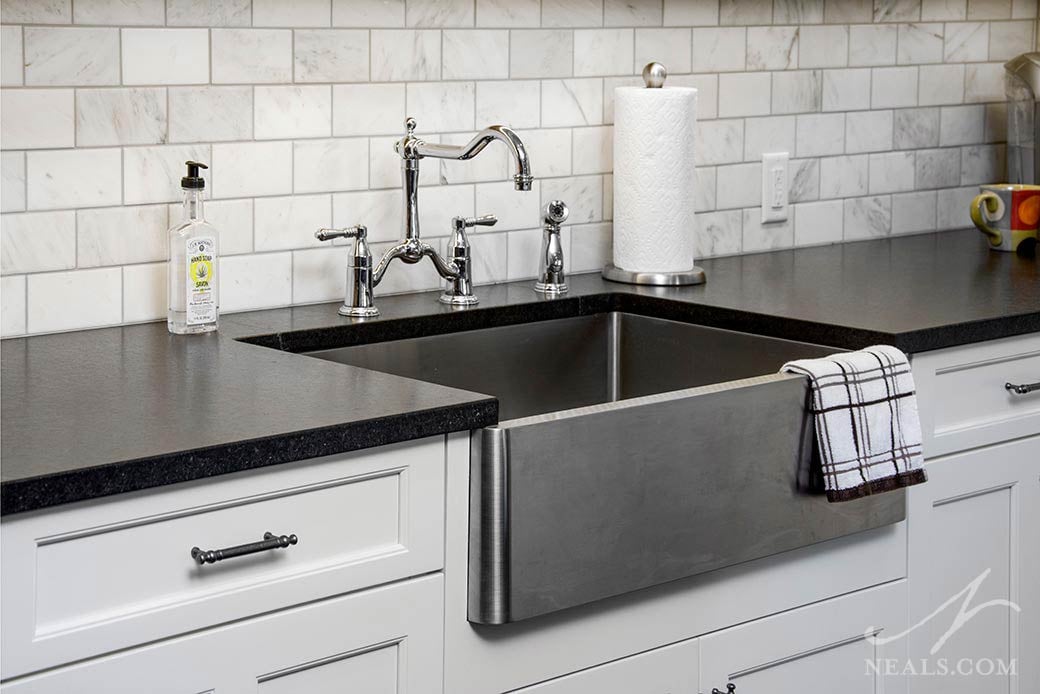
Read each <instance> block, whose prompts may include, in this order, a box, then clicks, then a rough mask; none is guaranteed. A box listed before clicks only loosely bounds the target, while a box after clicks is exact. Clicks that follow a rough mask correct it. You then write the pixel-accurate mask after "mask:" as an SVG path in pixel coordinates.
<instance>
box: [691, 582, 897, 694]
mask: <svg viewBox="0 0 1040 694" xmlns="http://www.w3.org/2000/svg"><path fill="white" fill-rule="evenodd" d="M806 580H811V577H806ZM777 589H778V590H783V589H784V587H783V586H777ZM905 606H906V583H905V581H896V582H894V583H889V584H886V585H883V586H879V587H876V588H871V589H868V590H862V591H859V592H857V593H852V594H850V595H846V596H843V597H840V598H835V599H833V600H826V601H824V602H820V603H816V604H814V605H809V606H808V607H802V608H799V609H796V610H791V611H789V612H784V613H781V614H778V615H774V616H772V617H767V618H765V619H760V620H757V621H754V622H748V623H747V624H742V625H740V626H736V627H732V628H730V629H724V630H723V631H720V632H716V633H714V634H709V635H707V636H703V637H701V638H700V639H698V640H699V641H700V652H701V668H700V690H699V691H701V692H704V693H705V694H707V693H708V692H711V691H712V690H713V689H718V690H719V691H722V692H725V691H726V688H727V686H728V685H730V684H732V685H734V686H735V688H736V689H735V691H736V692H737V694H816V693H820V694H823V693H825V692H841V693H842V694H877V693H878V692H884V693H885V694H899V693H901V692H905V691H906V679H905V677H904V676H902V675H901V674H897V675H886V674H885V673H886V667H887V666H886V663H887V662H889V659H895V660H896V661H898V662H899V663H900V664H902V663H903V662H904V661H905V654H906V640H905V639H900V638H895V640H893V641H890V642H887V643H880V640H881V639H887V638H892V637H898V635H899V634H900V633H901V632H903V631H904V628H905V627H904V625H905V622H906V609H905ZM875 639H878V640H879V642H875Z"/></svg>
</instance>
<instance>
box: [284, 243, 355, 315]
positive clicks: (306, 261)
mask: <svg viewBox="0 0 1040 694" xmlns="http://www.w3.org/2000/svg"><path fill="white" fill-rule="evenodd" d="M349 253H350V251H349V250H348V249H347V248H344V247H342V246H329V247H327V248H309V249H307V250H300V251H294V252H293V265H292V297H293V303H294V304H311V303H317V302H321V301H336V300H340V301H342V300H343V297H344V296H345V295H346V291H347V271H346V265H347V256H348V255H349Z"/></svg>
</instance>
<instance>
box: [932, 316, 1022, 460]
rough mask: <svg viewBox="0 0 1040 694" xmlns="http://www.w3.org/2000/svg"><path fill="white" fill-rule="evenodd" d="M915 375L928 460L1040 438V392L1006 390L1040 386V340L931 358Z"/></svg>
mask: <svg viewBox="0 0 1040 694" xmlns="http://www.w3.org/2000/svg"><path fill="white" fill-rule="evenodd" d="M913 369H914V380H915V381H916V382H917V391H918V399H919V402H920V409H921V427H922V430H923V431H922V433H923V435H924V452H925V456H926V457H929V458H934V457H936V456H940V455H945V454H947V453H953V452H955V451H961V450H966V449H968V448H975V447H977V446H984V445H988V444H991V443H997V442H1000V441H1007V440H1010V439H1013V438H1018V437H1021V436H1028V435H1031V434H1036V433H1040V391H1035V392H1033V393H1029V394H1025V395H1016V394H1014V393H1011V392H1009V391H1008V390H1007V389H1005V387H1004V384H1005V383H1016V384H1023V383H1036V382H1040V334H1037V333H1033V334H1030V335H1022V336H1018V337H1011V338H1007V339H1004V340H993V341H991V342H983V343H979V344H975V345H967V346H964V347H953V348H951V349H943V350H937V351H935V352H925V353H923V354H919V355H915V356H914V359H913Z"/></svg>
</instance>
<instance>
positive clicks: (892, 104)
mask: <svg viewBox="0 0 1040 694" xmlns="http://www.w3.org/2000/svg"><path fill="white" fill-rule="evenodd" d="M870 105H871V106H872V107H873V108H875V109H877V108H901V107H905V106H916V105H917V68H916V67H876V68H874V69H873V75H872V77H871V89H870Z"/></svg>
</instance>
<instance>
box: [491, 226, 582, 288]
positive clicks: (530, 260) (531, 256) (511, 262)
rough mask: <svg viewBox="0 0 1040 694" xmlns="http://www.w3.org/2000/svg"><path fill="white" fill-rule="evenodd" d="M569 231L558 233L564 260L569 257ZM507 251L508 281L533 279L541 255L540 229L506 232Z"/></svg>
mask: <svg viewBox="0 0 1040 694" xmlns="http://www.w3.org/2000/svg"><path fill="white" fill-rule="evenodd" d="M570 240H571V235H570V233H569V232H567V231H564V232H563V233H562V234H561V235H560V241H561V242H562V244H563V257H564V262H566V261H567V260H569V259H570V256H571V251H570ZM506 244H507V251H508V268H507V273H508V279H509V281H510V282H514V281H516V280H525V279H534V278H536V277H537V276H538V270H539V267H538V265H539V256H540V255H541V245H542V230H541V229H524V230H522V231H511V232H509V233H508V234H506Z"/></svg>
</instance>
